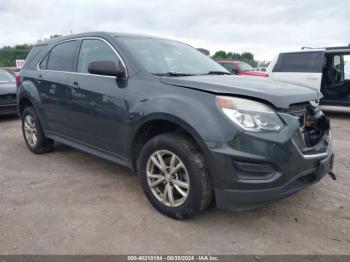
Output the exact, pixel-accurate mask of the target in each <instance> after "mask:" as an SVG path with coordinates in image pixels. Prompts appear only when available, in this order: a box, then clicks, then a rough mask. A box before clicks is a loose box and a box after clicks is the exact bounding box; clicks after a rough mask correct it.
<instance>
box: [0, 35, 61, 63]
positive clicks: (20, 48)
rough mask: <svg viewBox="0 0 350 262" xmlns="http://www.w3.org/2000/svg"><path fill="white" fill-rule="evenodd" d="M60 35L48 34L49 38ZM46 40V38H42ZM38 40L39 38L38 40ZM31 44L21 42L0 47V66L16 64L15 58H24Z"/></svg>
mask: <svg viewBox="0 0 350 262" xmlns="http://www.w3.org/2000/svg"><path fill="white" fill-rule="evenodd" d="M60 36H61V35H57V34H54V35H50V38H49V39H52V38H55V37H60ZM44 40H47V39H44ZM38 42H40V40H39V41H38ZM32 47H33V45H29V44H23V45H15V46H4V47H2V48H0V67H2V66H4V67H7V66H11V67H12V66H13V67H14V66H16V60H18V59H19V60H20V59H26V57H27V55H28V54H29V52H30V50H31V49H32Z"/></svg>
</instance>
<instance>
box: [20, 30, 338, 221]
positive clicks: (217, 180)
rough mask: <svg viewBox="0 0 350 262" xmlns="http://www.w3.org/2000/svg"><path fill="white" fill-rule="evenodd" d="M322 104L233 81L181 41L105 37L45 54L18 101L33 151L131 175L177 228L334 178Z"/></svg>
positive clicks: (50, 45)
mask: <svg viewBox="0 0 350 262" xmlns="http://www.w3.org/2000/svg"><path fill="white" fill-rule="evenodd" d="M316 99H319V94H318V93H317V92H315V91H314V90H312V89H310V88H305V87H302V86H297V85H291V84H284V83H280V82H276V81H273V80H269V79H267V78H253V77H251V78H250V77H239V76H232V75H231V74H230V73H229V72H228V71H227V70H226V69H225V68H223V67H222V66H221V65H219V64H217V63H216V62H214V61H213V60H211V59H210V58H208V57H207V56H205V55H203V54H202V53H200V52H199V51H197V50H196V49H194V48H192V47H190V46H188V45H186V44H183V43H181V42H178V41H172V40H167V39H160V38H155V37H148V36H138V35H128V34H114V33H103V32H102V33H84V34H77V35H70V36H66V37H61V38H55V39H53V40H51V41H49V42H40V43H38V44H36V45H35V46H34V47H33V49H32V50H31V52H30V54H29V56H28V57H27V59H26V64H25V66H24V68H23V69H22V70H21V72H20V87H19V90H18V107H19V113H20V116H21V119H22V131H23V136H24V141H25V143H26V145H27V147H28V149H29V150H30V151H32V152H33V153H36V154H42V153H45V152H48V151H50V150H52V148H53V143H54V141H59V142H61V143H64V144H66V145H69V146H72V147H75V148H77V149H80V150H83V151H86V152H88V153H91V154H94V155H97V156H100V157H102V158H105V159H108V160H110V161H114V162H116V163H118V164H121V165H124V166H126V167H129V168H130V169H132V170H134V171H136V173H137V174H138V176H139V178H140V181H141V184H142V187H143V190H144V191H145V193H146V196H147V198H148V199H149V201H150V202H151V203H152V205H153V206H154V207H155V208H157V209H158V210H159V211H160V212H162V213H164V214H166V215H168V216H170V217H173V218H176V219H185V218H188V217H191V216H193V215H196V214H198V213H200V212H202V211H204V210H205V209H206V208H207V207H208V206H209V204H210V203H211V202H212V200H213V199H215V201H216V204H217V207H219V208H225V209H230V210H244V209H249V208H255V207H257V206H261V205H264V204H266V203H269V202H271V201H276V200H278V199H281V198H284V197H287V196H289V195H291V194H293V193H295V192H297V191H299V190H301V189H303V188H305V187H307V186H309V185H311V184H313V183H315V182H317V181H319V180H320V179H321V178H322V177H324V176H325V175H326V174H328V173H329V172H330V171H331V168H332V161H333V153H332V148H331V136H330V130H329V122H328V119H327V117H326V116H325V115H323V113H322V112H321V111H320V110H319V109H318V108H315V107H313V106H312V105H311V104H310V101H314V100H316ZM310 201H311V200H310Z"/></svg>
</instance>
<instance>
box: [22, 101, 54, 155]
mask: <svg viewBox="0 0 350 262" xmlns="http://www.w3.org/2000/svg"><path fill="white" fill-rule="evenodd" d="M27 116H30V117H31V118H32V119H33V121H34V123H35V129H36V137H37V140H36V143H34V144H33V143H29V141H28V140H27V137H26V134H25V119H26V117H27ZM21 120H22V133H23V138H24V141H25V143H26V145H27V147H28V149H29V150H30V151H31V152H33V153H35V154H44V153H47V152H50V151H51V150H52V148H53V144H54V141H53V140H52V139H49V138H46V137H45V135H44V132H43V129H42V127H41V123H40V121H39V118H38V116H37V114H36V113H35V111H34V109H33V108H32V107H26V108H25V109H24V111H23V114H22V118H21ZM31 144H33V145H31Z"/></svg>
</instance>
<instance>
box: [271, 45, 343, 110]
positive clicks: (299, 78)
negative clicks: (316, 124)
mask: <svg viewBox="0 0 350 262" xmlns="http://www.w3.org/2000/svg"><path fill="white" fill-rule="evenodd" d="M267 73H268V74H269V77H271V78H273V79H275V80H278V81H282V82H287V83H293V84H299V85H304V86H308V87H311V88H314V89H317V90H319V91H320V92H322V94H323V99H321V101H320V104H321V105H334V106H350V96H349V95H350V45H349V46H346V47H328V48H322V49H306V48H304V49H303V50H301V51H296V52H286V53H280V54H279V55H278V56H277V57H276V58H275V59H274V60H273V61H272V62H271V63H270V65H269V67H268V69H267Z"/></svg>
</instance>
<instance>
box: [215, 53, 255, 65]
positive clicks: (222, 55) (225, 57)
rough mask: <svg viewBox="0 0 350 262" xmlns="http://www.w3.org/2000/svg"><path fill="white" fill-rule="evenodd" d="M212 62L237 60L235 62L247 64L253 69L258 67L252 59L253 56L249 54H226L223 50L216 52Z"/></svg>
mask: <svg viewBox="0 0 350 262" xmlns="http://www.w3.org/2000/svg"><path fill="white" fill-rule="evenodd" d="M212 58H213V59H214V60H237V61H243V62H246V63H248V64H250V65H251V66H253V67H256V66H257V65H258V62H257V61H256V60H255V59H254V55H253V54H252V53H250V52H243V53H241V54H239V53H232V52H228V53H226V52H225V51H223V50H220V51H217V52H216V53H215V54H214V55H213V57H212Z"/></svg>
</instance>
